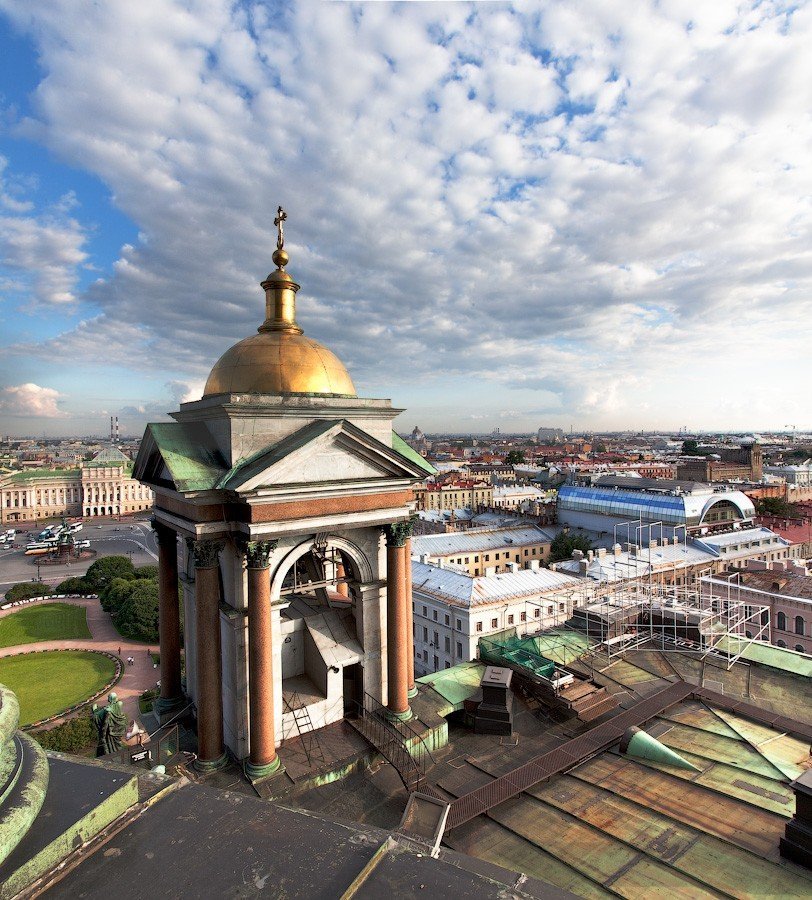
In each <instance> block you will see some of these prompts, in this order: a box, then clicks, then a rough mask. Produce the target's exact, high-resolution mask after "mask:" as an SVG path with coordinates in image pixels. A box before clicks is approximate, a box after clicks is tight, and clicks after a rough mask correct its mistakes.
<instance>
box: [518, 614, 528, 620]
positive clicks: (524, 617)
mask: <svg viewBox="0 0 812 900" xmlns="http://www.w3.org/2000/svg"><path fill="white" fill-rule="evenodd" d="M519 620H520V621H522V622H526V621H527V613H526V612H523V613H522V614H521V615H520V616H519Z"/></svg>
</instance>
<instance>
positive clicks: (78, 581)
mask: <svg viewBox="0 0 812 900" xmlns="http://www.w3.org/2000/svg"><path fill="white" fill-rule="evenodd" d="M54 591H55V592H56V593H57V594H92V593H94V592H95V591H94V588H93V587H91V585H90V583H89V582H88V580H87V579H86V578H85V577H84V576H81V577H78V578H66V579H65V580H64V581H61V582H60V583H59V584H58V585H57V586H56V588H54Z"/></svg>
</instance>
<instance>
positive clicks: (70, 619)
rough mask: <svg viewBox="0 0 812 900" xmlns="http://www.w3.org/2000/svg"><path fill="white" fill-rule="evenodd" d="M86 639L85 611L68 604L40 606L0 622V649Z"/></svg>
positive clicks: (27, 609)
mask: <svg viewBox="0 0 812 900" xmlns="http://www.w3.org/2000/svg"><path fill="white" fill-rule="evenodd" d="M89 637H90V630H89V629H88V627H87V615H86V614H85V609H84V607H83V606H73V605H72V604H70V603H42V604H40V605H35V606H29V607H27V608H25V609H21V610H20V611H19V612H16V613H12V614H11V615H10V616H4V617H3V618H2V619H0V647H16V646H17V645H18V644H32V643H34V642H35V641H60V640H68V639H70V638H89Z"/></svg>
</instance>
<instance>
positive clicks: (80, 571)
mask: <svg viewBox="0 0 812 900" xmlns="http://www.w3.org/2000/svg"><path fill="white" fill-rule="evenodd" d="M22 527H23V528H24V529H25V531H24V532H23V533H22V534H18V535H17V536H16V539H15V544H16V545H17V547H18V549H16V550H15V549H6V548H3V549H0V593H4V592H5V591H7V590H8V589H9V588H10V587H11V586H12V585H15V584H17V583H18V582H20V581H31V580H32V579H33V580H35V581H36V580H40V581H42V582H44V583H45V584H53V585H56V584H59V582H60V581H64V580H65V579H66V578H72V577H74V576H77V575H84V573H85V572H86V571H87V570H88V568H89V567H90V566H91V565H92V564H93V563H94V562H95V561H96V560H97V559H99V558H100V557H103V556H129V557H130V558H131V559H132V561H133V565H134V566H144V565H157V562H158V545H157V542H156V540H155V535H154V533H153V532H152V529H151V528H150V525H149V518H148V516H147V515H145V514H144V515H141V516H140V517H132V518H126V519H122V520H121V521H114V520H112V519H88V520H85V525H84V528H82V530H81V531H77V532H76V534H75V535H74V536H75V538H76V540H77V541H90V548H91V550H95V551H96V554H97V555H96V556H94V557H93V558H92V559H85V560H81V561H78V560H77V561H75V562H67V563H65V564H60V565H45V564H41V565H40V566H37V562H40V563H42V559H43V557H42V556H26V555H25V547H26V545H27V544H29V543H30V542H31V541H34V540H35V539H36V537H37V535H38V534H39V532H40V531H41V530H42V528H43V526H42V525H23V526H22ZM38 572H39V579H38V578H37V574H38Z"/></svg>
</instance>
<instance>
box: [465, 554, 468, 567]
mask: <svg viewBox="0 0 812 900" xmlns="http://www.w3.org/2000/svg"><path fill="white" fill-rule="evenodd" d="M465 564H466V565H468V557H467V556H466V557H465Z"/></svg>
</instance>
